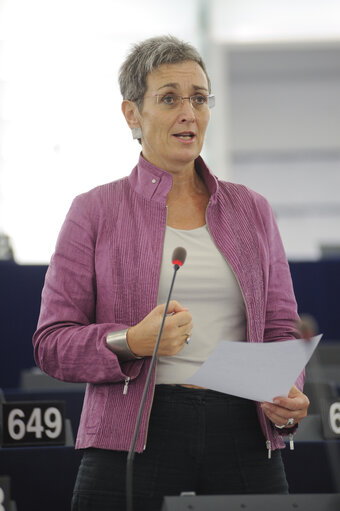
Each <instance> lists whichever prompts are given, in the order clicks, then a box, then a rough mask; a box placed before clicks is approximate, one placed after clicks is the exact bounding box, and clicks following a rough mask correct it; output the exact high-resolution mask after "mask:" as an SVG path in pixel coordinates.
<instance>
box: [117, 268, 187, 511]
mask: <svg viewBox="0 0 340 511" xmlns="http://www.w3.org/2000/svg"><path fill="white" fill-rule="evenodd" d="M180 267H181V266H180V265H179V264H177V263H175V264H174V274H173V277H172V281H171V286H170V291H169V295H168V299H167V302H166V305H165V309H164V314H163V318H162V323H161V327H160V329H159V334H158V338H157V341H156V344H155V347H154V350H153V355H152V359H151V364H150V367H149V372H148V375H147V378H146V381H145V386H144V392H143V396H142V400H141V403H140V406H139V412H138V417H137V421H136V425H135V430H134V433H133V437H132V441H131V445H130V450H129V453H128V456H127V464H126V504H127V507H126V509H127V511H133V459H134V457H135V445H136V441H137V436H138V432H139V427H140V422H141V419H142V415H143V412H144V408H145V402H146V396H147V393H148V390H149V387H150V380H151V376H152V371H153V368H154V365H155V362H156V358H157V353H158V348H159V343H160V340H161V336H162V332H163V327H164V322H165V318H166V313H167V310H168V307H169V302H170V298H171V293H172V288H173V287H174V283H175V278H176V274H177V271H178V270H179V268H180Z"/></svg>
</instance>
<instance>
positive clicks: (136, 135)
mask: <svg viewBox="0 0 340 511" xmlns="http://www.w3.org/2000/svg"><path fill="white" fill-rule="evenodd" d="M132 138H133V140H136V139H138V138H142V129H141V128H132Z"/></svg>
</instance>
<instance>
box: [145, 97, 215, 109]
mask: <svg viewBox="0 0 340 511" xmlns="http://www.w3.org/2000/svg"><path fill="white" fill-rule="evenodd" d="M144 97H145V98H148V97H149V98H155V101H156V103H157V105H160V106H162V107H165V108H167V109H172V108H176V107H177V106H178V105H179V104H180V103H181V104H182V105H183V104H184V100H185V99H188V100H189V101H190V105H191V106H192V107H194V108H197V109H201V108H204V107H206V106H208V107H209V108H213V107H214V106H215V96H214V95H213V94H209V95H205V94H194V95H193V96H188V97H184V96H179V95H178V94H155V95H154V96H144Z"/></svg>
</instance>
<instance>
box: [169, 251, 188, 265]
mask: <svg viewBox="0 0 340 511" xmlns="http://www.w3.org/2000/svg"><path fill="white" fill-rule="evenodd" d="M186 257H187V251H186V250H185V248H183V247H177V248H175V250H174V251H173V254H172V258H171V261H172V264H173V265H176V266H179V267H181V266H183V264H184V263H185V259H186ZM177 269H178V268H177Z"/></svg>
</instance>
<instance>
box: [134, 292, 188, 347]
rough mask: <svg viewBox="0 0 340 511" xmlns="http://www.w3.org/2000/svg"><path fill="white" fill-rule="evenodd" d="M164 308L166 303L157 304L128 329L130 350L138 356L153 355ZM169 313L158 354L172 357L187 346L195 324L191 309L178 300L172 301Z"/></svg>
mask: <svg viewBox="0 0 340 511" xmlns="http://www.w3.org/2000/svg"><path fill="white" fill-rule="evenodd" d="M164 309H165V304H163V305H157V307H155V308H154V309H152V311H151V312H150V313H149V314H148V315H147V316H145V318H144V319H142V321H140V322H139V323H137V325H135V326H132V327H131V328H129V329H128V331H127V342H128V345H129V348H130V350H131V351H132V353H134V354H135V355H136V356H137V357H151V356H152V355H153V351H154V347H155V344H156V341H157V338H158V334H159V329H160V327H161V323H162V318H163V314H164ZM167 314H168V316H167V317H166V319H165V322H164V328H163V333H162V337H161V341H160V344H159V349H158V355H159V356H167V357H171V356H172V355H176V353H178V352H179V351H181V349H182V348H183V347H184V346H185V343H186V340H187V338H188V337H189V336H190V335H191V330H192V328H193V324H192V317H191V314H190V312H189V310H188V309H187V308H185V307H182V305H181V304H180V303H179V302H177V301H176V300H171V301H170V303H169V307H168V311H167Z"/></svg>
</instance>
